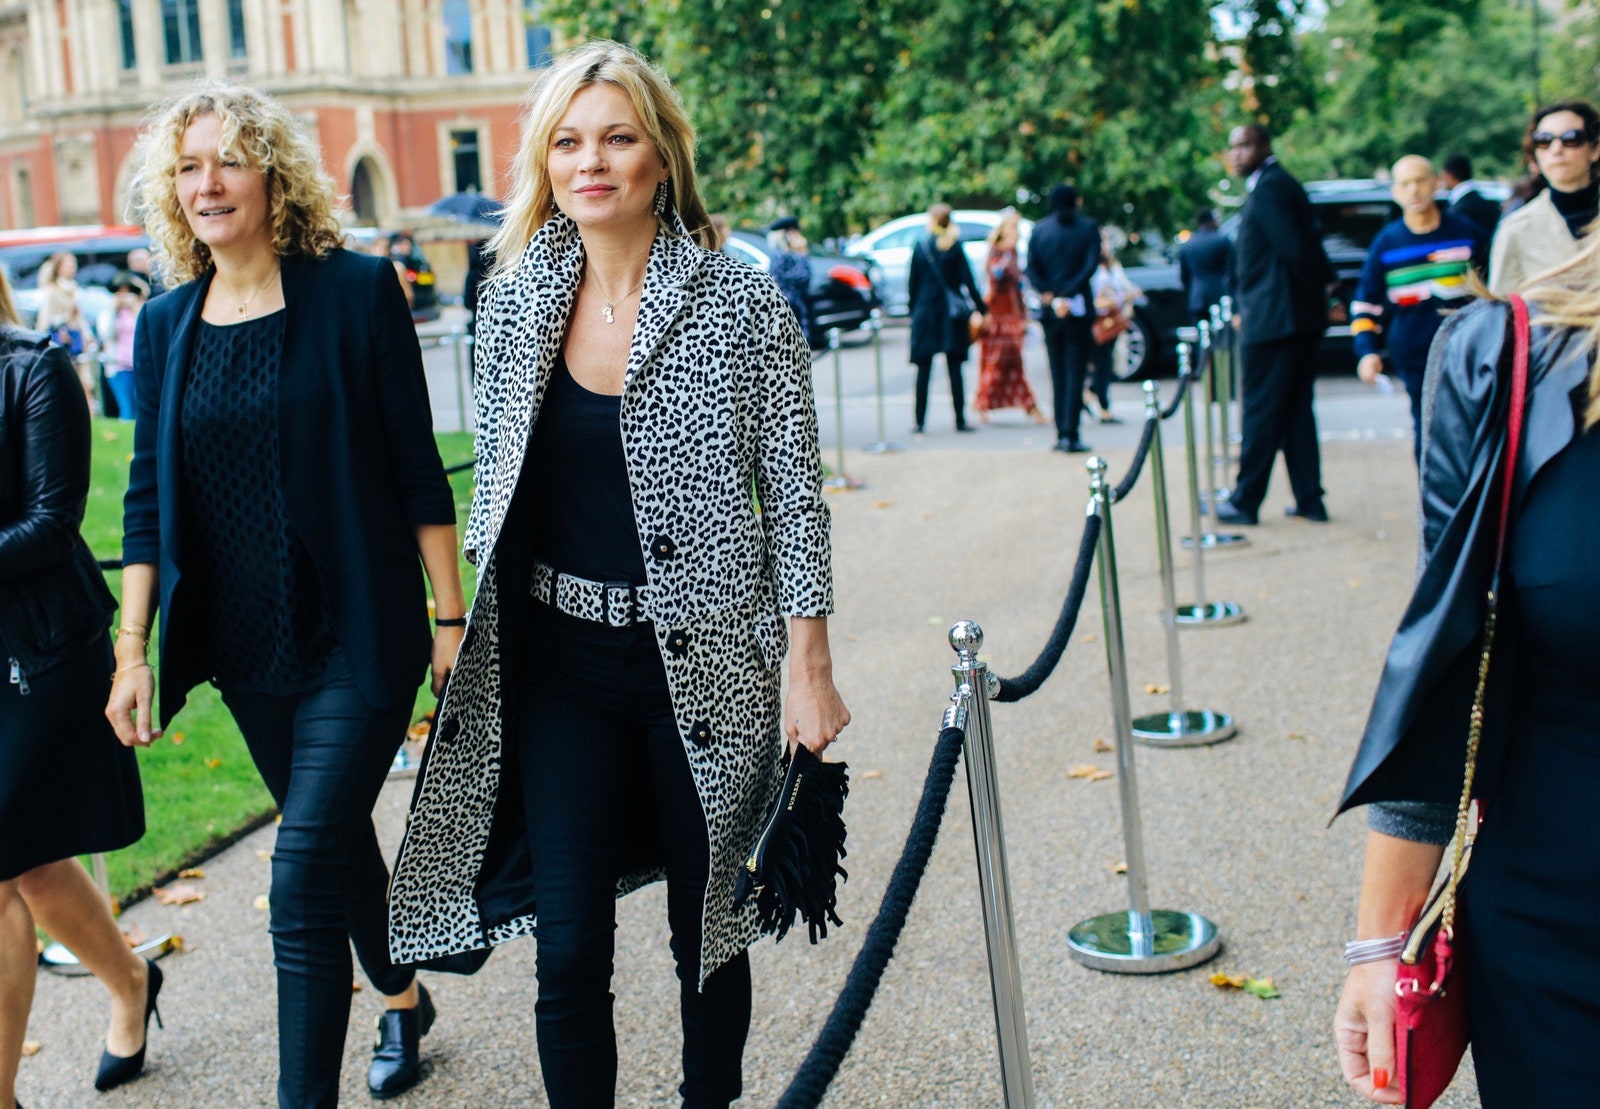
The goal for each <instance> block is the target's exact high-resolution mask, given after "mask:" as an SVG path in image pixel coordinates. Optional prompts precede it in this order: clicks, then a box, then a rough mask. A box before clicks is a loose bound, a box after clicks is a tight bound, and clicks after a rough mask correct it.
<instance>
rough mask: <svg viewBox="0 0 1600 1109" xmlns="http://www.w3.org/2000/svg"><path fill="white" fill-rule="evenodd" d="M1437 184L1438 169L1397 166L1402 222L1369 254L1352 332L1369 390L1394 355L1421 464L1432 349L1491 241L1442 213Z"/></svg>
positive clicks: (1420, 162)
mask: <svg viewBox="0 0 1600 1109" xmlns="http://www.w3.org/2000/svg"><path fill="white" fill-rule="evenodd" d="M1438 188H1439V178H1438V176H1437V175H1436V174H1435V173H1434V172H1433V163H1432V162H1430V161H1428V159H1426V158H1424V157H1422V156H1421V155H1418V154H1408V155H1406V156H1405V157H1404V158H1401V159H1400V160H1399V161H1398V162H1396V163H1395V164H1394V168H1393V170H1392V171H1391V180H1390V186H1389V192H1390V195H1391V196H1393V197H1394V202H1395V203H1396V204H1398V205H1399V206H1400V213H1401V215H1400V218H1399V219H1397V220H1394V221H1392V222H1390V223H1388V224H1385V225H1384V227H1383V229H1382V230H1381V231H1379V232H1378V234H1377V235H1376V237H1374V238H1373V240H1372V245H1371V246H1370V247H1368V248H1367V261H1366V264H1365V265H1363V266H1362V268H1361V280H1360V282H1359V283H1358V284H1357V286H1356V295H1355V300H1354V301H1353V302H1352V303H1351V305H1350V311H1351V314H1352V317H1353V318H1352V320H1351V324H1350V331H1351V333H1352V334H1353V335H1354V336H1355V350H1356V357H1357V358H1358V359H1359V361H1358V362H1357V363H1356V373H1357V374H1358V375H1360V377H1361V380H1362V381H1365V382H1366V383H1367V384H1369V385H1371V384H1373V383H1374V382H1376V381H1377V380H1378V375H1379V374H1381V373H1382V372H1383V358H1384V356H1383V354H1381V353H1379V352H1380V351H1384V352H1386V353H1387V354H1388V356H1389V360H1390V361H1391V362H1392V363H1393V364H1394V368H1395V371H1396V372H1397V373H1398V374H1399V375H1400V380H1401V381H1403V382H1405V386H1406V395H1407V396H1409V397H1410V399H1411V430H1412V436H1411V450H1412V455H1413V457H1415V458H1416V459H1418V460H1419V461H1420V460H1421V458H1422V376H1423V371H1424V370H1426V369H1427V366H1428V347H1429V346H1430V345H1431V344H1432V343H1433V336H1434V334H1435V333H1436V332H1437V331H1438V330H1439V325H1440V324H1441V323H1443V322H1444V317H1445V315H1446V314H1448V313H1450V312H1452V311H1454V310H1456V309H1458V308H1460V307H1462V306H1463V305H1465V304H1466V303H1468V301H1469V300H1470V299H1471V293H1470V290H1469V287H1468V278H1469V276H1470V275H1471V273H1472V271H1473V270H1474V269H1478V270H1481V269H1482V268H1483V265H1484V262H1485V260H1486V259H1487V257H1488V240H1487V239H1486V238H1485V237H1484V235H1483V232H1482V231H1481V230H1480V229H1479V227H1478V225H1477V224H1476V223H1472V222H1470V221H1468V220H1466V219H1463V218H1461V217H1459V216H1457V215H1456V214H1455V210H1454V209H1452V210H1451V211H1448V212H1441V211H1439V205H1438V203H1437V202H1436V201H1435V200H1434V194H1435V193H1436V192H1437V191H1438Z"/></svg>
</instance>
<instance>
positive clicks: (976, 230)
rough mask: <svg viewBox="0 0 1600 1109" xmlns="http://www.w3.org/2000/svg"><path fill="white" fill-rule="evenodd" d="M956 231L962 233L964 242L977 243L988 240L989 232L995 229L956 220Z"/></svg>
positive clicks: (983, 224) (985, 225)
mask: <svg viewBox="0 0 1600 1109" xmlns="http://www.w3.org/2000/svg"><path fill="white" fill-rule="evenodd" d="M956 230H957V231H959V232H961V241H962V242H964V243H975V242H978V241H980V240H982V239H987V238H988V237H989V232H990V231H993V230H994V228H993V227H991V226H990V225H988V224H986V223H966V222H963V221H962V220H956Z"/></svg>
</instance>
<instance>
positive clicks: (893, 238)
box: [872, 223, 922, 250]
mask: <svg viewBox="0 0 1600 1109" xmlns="http://www.w3.org/2000/svg"><path fill="white" fill-rule="evenodd" d="M921 234H922V228H920V227H918V226H917V225H916V224H914V223H912V224H907V225H906V226H905V227H900V228H896V229H895V230H893V231H891V232H889V233H888V234H887V235H885V236H884V237H883V238H881V239H879V240H878V241H877V243H876V244H874V246H873V248H872V249H873V250H895V249H897V248H907V249H909V248H910V247H913V246H915V245H916V244H917V239H918V237H920V236H921Z"/></svg>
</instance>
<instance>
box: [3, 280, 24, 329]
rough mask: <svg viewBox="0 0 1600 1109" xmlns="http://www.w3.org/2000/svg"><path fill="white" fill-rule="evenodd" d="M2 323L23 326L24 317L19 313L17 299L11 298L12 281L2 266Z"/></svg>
mask: <svg viewBox="0 0 1600 1109" xmlns="http://www.w3.org/2000/svg"><path fill="white" fill-rule="evenodd" d="M0 324H9V325H10V326H12V327H21V326H22V319H21V317H19V316H18V315H17V304H16V301H14V300H12V299H11V282H10V280H9V279H8V278H7V277H6V271H5V270H4V268H0Z"/></svg>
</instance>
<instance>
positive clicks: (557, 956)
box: [509, 605, 750, 1109]
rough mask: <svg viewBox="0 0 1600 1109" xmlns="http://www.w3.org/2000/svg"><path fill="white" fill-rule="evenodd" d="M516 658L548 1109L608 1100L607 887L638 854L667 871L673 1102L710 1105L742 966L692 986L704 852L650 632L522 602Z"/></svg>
mask: <svg viewBox="0 0 1600 1109" xmlns="http://www.w3.org/2000/svg"><path fill="white" fill-rule="evenodd" d="M524 657H525V658H526V659H527V666H526V669H525V671H524V673H523V675H522V676H521V678H520V679H519V680H520V681H521V682H522V696H521V700H520V706H519V708H518V710H517V714H516V717H515V719H514V720H513V721H512V723H511V725H510V735H509V738H510V741H511V743H512V744H513V745H514V758H515V759H516V762H517V766H518V778H519V781H520V783H521V787H522V792H523V803H524V811H525V813H526V816H527V825H528V846H529V849H530V852H531V855H532V862H533V884H534V897H535V900H536V903H537V905H538V913H537V923H536V925H535V929H534V935H535V939H536V942H537V944H538V950H537V952H536V956H535V968H536V973H537V976H538V982H539V999H538V1002H537V1004H536V1005H535V1006H534V1023H535V1027H536V1029H537V1032H538V1039H539V1066H540V1068H541V1070H542V1071H543V1073H544V1084H545V1093H546V1095H547V1096H548V1098H549V1101H550V1105H551V1107H552V1109H591V1107H595V1109H598V1107H602V1106H606V1107H609V1106H611V1105H612V1104H614V1102H615V1099H616V1079H617V1044H616V1034H615V1030H614V1027H613V1023H612V1004H613V1001H614V998H613V995H612V993H611V974H612V969H613V963H612V958H613V952H614V949H615V943H616V935H615V933H616V893H617V877H618V875H619V874H621V873H623V872H624V871H625V870H627V869H629V868H630V867H631V866H634V865H638V864H639V863H640V862H641V861H643V860H644V859H645V858H648V859H649V861H650V862H652V863H658V864H659V863H664V864H665V867H666V872H667V921H668V924H669V925H670V926H671V929H672V940H671V945H672V954H673V958H674V959H675V961H676V963H677V973H678V981H679V998H680V1004H681V1009H682V1022H683V1075H684V1076H683V1085H682V1086H681V1087H680V1088H679V1092H680V1093H681V1094H682V1096H683V1103H684V1105H685V1106H686V1107H693V1109H702V1107H707V1109H709V1107H712V1106H715V1107H717V1109H722V1107H725V1106H727V1105H728V1104H729V1103H730V1102H732V1101H734V1100H736V1099H737V1098H738V1097H739V1093H740V1089H741V1082H742V1075H741V1066H742V1060H743V1056H744V1042H745V1038H746V1036H747V1035H748V1033H749V1030H750V960H749V956H748V954H747V953H744V952H741V953H740V954H739V956H738V957H737V958H735V959H733V960H731V961H729V962H728V963H727V964H725V965H724V966H722V967H720V968H719V969H718V970H717V972H716V973H715V974H713V975H711V976H710V978H708V979H707V980H706V983H705V987H704V989H701V988H700V981H699V979H700V940H701V913H702V912H703V910H704V904H705V891H706V880H707V877H708V875H707V866H708V863H707V860H708V859H709V857H710V845H709V841H708V838H707V831H706V818H705V811H704V809H703V808H702V806H701V804H700V795H699V793H698V791H697V790H696V788H695V784H694V779H693V777H691V775H690V772H689V760H688V758H687V756H686V755H685V753H684V750H683V741H682V740H681V739H680V738H679V736H678V726H677V722H676V720H675V719H674V717H673V712H672V700H671V697H670V696H669V694H668V692H667V680H666V673H665V670H664V668H663V666H662V662H661V654H660V649H659V648H658V647H657V645H656V639H655V633H654V630H653V629H652V626H651V625H649V624H636V625H634V626H633V627H629V628H611V627H606V626H604V625H602V624H596V623H592V622H590V621H587V620H579V619H577V618H576V617H571V616H567V615H564V614H562V613H559V612H557V611H555V610H554V609H552V608H550V607H548V606H546V605H534V606H533V610H532V619H531V620H530V621H529V629H528V636H527V639H526V651H525V655H524ZM642 851H643V852H646V854H641V852H642ZM650 856H654V857H650Z"/></svg>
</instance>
